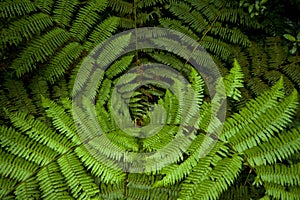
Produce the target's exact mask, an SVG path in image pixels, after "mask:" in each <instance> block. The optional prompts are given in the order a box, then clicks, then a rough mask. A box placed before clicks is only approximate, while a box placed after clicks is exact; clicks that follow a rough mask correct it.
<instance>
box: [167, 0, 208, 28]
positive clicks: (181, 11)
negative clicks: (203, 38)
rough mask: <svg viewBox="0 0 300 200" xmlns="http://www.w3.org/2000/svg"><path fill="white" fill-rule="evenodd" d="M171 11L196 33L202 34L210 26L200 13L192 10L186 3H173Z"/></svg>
mask: <svg viewBox="0 0 300 200" xmlns="http://www.w3.org/2000/svg"><path fill="white" fill-rule="evenodd" d="M169 10H170V11H171V12H172V13H173V14H174V15H176V16H178V17H179V18H180V19H181V20H183V21H184V22H185V23H187V24H188V25H189V27H191V28H193V29H194V30H195V31H196V32H202V31H203V30H205V28H206V27H207V26H208V22H207V20H206V19H205V18H204V17H203V16H202V15H201V14H200V13H199V12H197V11H195V10H192V8H191V7H190V6H189V5H187V4H186V3H184V2H180V3H179V2H176V3H172V4H171V5H170V8H169Z"/></svg>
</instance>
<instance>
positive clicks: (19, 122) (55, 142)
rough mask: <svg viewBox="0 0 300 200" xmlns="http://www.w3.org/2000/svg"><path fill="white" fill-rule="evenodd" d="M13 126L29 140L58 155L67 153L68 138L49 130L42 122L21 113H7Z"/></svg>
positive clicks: (69, 145) (69, 144)
mask: <svg viewBox="0 0 300 200" xmlns="http://www.w3.org/2000/svg"><path fill="white" fill-rule="evenodd" d="M8 117H9V118H10V120H11V122H12V123H13V125H14V126H15V127H16V128H18V130H20V131H21V132H23V133H25V134H26V135H27V136H28V137H29V138H31V139H33V140H35V141H37V142H39V143H41V144H43V145H46V146H48V147H50V148H51V149H53V150H54V151H57V152H59V153H65V152H66V151H68V150H69V149H70V148H71V147H72V144H71V142H70V141H69V140H68V138H65V137H63V136H62V135H59V134H57V133H56V132H55V131H53V130H52V129H51V128H49V127H48V126H47V125H46V124H45V123H44V122H42V121H40V120H37V119H35V118H34V117H33V116H31V115H27V114H26V113H22V112H13V113H8Z"/></svg>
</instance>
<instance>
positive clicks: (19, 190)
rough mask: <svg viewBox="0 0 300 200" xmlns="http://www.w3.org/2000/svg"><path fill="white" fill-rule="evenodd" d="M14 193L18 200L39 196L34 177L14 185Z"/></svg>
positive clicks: (37, 197)
mask: <svg viewBox="0 0 300 200" xmlns="http://www.w3.org/2000/svg"><path fill="white" fill-rule="evenodd" d="M14 194H15V196H16V199H18V200H23V199H39V198H41V196H40V190H39V183H38V181H37V179H36V177H35V176H34V177H30V178H28V179H26V180H25V181H23V182H22V183H21V184H20V185H18V186H17V187H16V190H15V192H14Z"/></svg>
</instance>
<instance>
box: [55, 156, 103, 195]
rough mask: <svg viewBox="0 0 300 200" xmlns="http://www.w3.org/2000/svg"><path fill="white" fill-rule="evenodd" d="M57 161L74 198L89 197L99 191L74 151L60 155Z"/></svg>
mask: <svg viewBox="0 0 300 200" xmlns="http://www.w3.org/2000/svg"><path fill="white" fill-rule="evenodd" d="M57 163H58V164H59V167H60V169H61V173H62V174H63V176H64V177H65V181H66V182H67V185H68V187H69V188H70V190H71V194H72V196H73V197H74V198H75V199H91V198H92V197H93V196H95V195H96V194H97V193H99V189H98V188H97V185H96V184H95V183H94V181H93V179H92V177H91V176H90V175H89V174H87V173H86V171H85V169H84V168H83V166H82V164H81V162H80V160H79V159H78V158H77V157H76V155H74V153H70V154H67V155H64V156H62V157H61V158H59V159H58V161H57Z"/></svg>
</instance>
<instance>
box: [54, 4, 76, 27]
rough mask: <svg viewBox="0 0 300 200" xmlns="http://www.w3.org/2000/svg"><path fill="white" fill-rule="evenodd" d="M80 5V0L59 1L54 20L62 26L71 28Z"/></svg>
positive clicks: (56, 5)
mask: <svg viewBox="0 0 300 200" xmlns="http://www.w3.org/2000/svg"><path fill="white" fill-rule="evenodd" d="M78 4H79V1H78V0H72V1H68V0H58V1H57V2H56V4H55V8H54V10H53V13H54V15H53V19H54V20H55V21H56V22H57V23H58V24H60V25H62V26H66V27H68V26H70V22H71V20H72V17H73V15H74V11H75V9H76V7H77V5H78Z"/></svg>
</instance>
